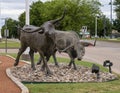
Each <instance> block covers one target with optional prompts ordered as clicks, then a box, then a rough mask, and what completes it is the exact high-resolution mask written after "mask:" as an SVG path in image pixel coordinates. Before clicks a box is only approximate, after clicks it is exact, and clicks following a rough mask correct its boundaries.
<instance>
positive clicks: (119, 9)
mask: <svg viewBox="0 0 120 93" xmlns="http://www.w3.org/2000/svg"><path fill="white" fill-rule="evenodd" d="M114 5H115V12H116V16H117V19H116V20H114V22H113V25H114V29H116V30H118V31H119V32H120V0H115V1H114Z"/></svg>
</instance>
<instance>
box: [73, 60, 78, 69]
mask: <svg viewBox="0 0 120 93" xmlns="http://www.w3.org/2000/svg"><path fill="white" fill-rule="evenodd" d="M73 67H74V70H77V67H76V65H75V61H73Z"/></svg>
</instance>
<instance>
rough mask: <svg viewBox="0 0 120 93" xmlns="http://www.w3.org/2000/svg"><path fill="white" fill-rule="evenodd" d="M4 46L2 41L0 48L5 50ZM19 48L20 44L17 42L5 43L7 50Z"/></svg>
mask: <svg viewBox="0 0 120 93" xmlns="http://www.w3.org/2000/svg"><path fill="white" fill-rule="evenodd" d="M5 46H6V41H5V40H2V42H0V48H5ZM19 47H20V43H19V42H14V41H9V40H8V41H7V48H19Z"/></svg>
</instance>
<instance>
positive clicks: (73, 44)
mask: <svg viewBox="0 0 120 93" xmlns="http://www.w3.org/2000/svg"><path fill="white" fill-rule="evenodd" d="M55 45H56V49H55V50H54V53H53V54H52V56H53V59H54V62H55V65H57V66H58V62H57V59H56V56H55V54H56V51H59V52H65V53H67V54H68V55H69V57H70V63H69V65H68V66H69V67H71V65H72V64H73V66H74V69H75V70H76V69H77V68H76V65H75V63H74V61H75V58H77V59H78V60H81V59H82V57H83V56H84V54H85V48H84V46H83V44H81V43H80V38H79V36H78V34H77V33H75V32H73V31H67V32H66V31H57V30H56V31H55ZM41 61H42V58H40V59H39V62H38V63H37V64H40V63H41Z"/></svg>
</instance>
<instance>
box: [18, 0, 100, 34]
mask: <svg viewBox="0 0 120 93" xmlns="http://www.w3.org/2000/svg"><path fill="white" fill-rule="evenodd" d="M100 5H101V4H100V3H99V1H98V0H51V1H46V2H45V3H43V2H41V1H40V0H39V1H37V2H34V3H33V4H32V5H31V9H30V23H31V24H32V25H36V26H40V25H41V24H43V22H45V21H48V20H52V19H56V18H59V17H60V16H61V15H62V12H63V10H64V8H65V6H66V8H67V10H66V15H65V18H64V20H63V21H62V22H61V23H60V25H59V27H57V29H60V30H65V31H66V30H74V31H77V32H79V31H80V29H81V27H82V26H84V25H85V26H88V29H90V31H91V34H94V28H95V25H94V24H95V20H94V19H95V16H96V14H98V15H100V14H101V11H100ZM19 20H20V22H21V23H23V22H25V21H24V16H23V14H21V16H20V17H19Z"/></svg>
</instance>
